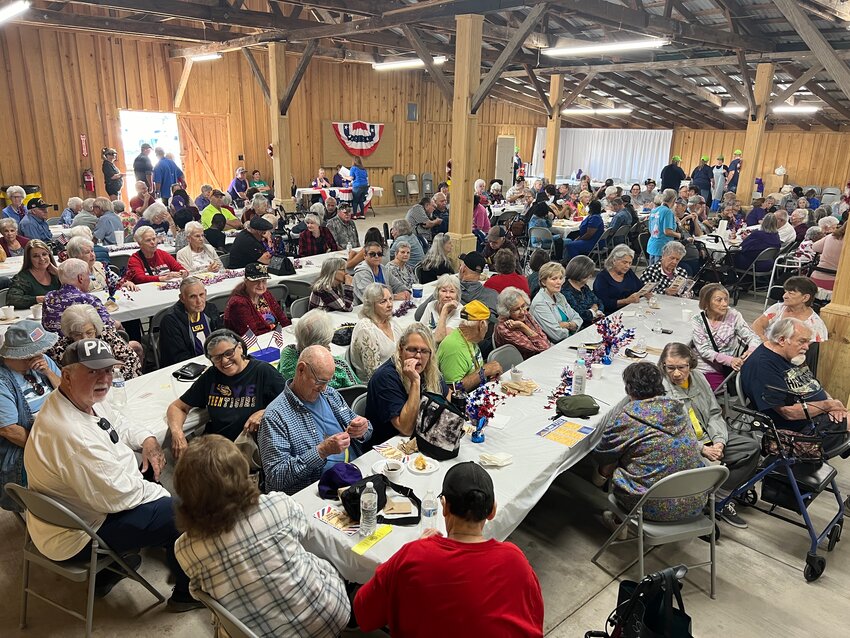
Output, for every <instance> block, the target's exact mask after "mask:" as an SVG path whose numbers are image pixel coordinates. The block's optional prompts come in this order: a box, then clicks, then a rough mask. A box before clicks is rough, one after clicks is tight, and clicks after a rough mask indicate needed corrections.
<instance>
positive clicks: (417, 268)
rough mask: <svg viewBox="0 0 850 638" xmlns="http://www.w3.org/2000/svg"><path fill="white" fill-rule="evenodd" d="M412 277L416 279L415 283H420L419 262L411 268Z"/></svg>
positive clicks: (420, 267)
mask: <svg viewBox="0 0 850 638" xmlns="http://www.w3.org/2000/svg"><path fill="white" fill-rule="evenodd" d="M413 276H414V277H416V281H418V282H419V283H420V284H421V283H422V263H421V262H420V263H418V264H416V266H414V267H413Z"/></svg>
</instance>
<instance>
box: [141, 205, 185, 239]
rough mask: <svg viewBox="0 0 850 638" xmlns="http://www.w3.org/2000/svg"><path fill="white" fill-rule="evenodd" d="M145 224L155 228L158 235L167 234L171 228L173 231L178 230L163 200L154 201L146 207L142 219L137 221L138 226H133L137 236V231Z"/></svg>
mask: <svg viewBox="0 0 850 638" xmlns="http://www.w3.org/2000/svg"><path fill="white" fill-rule="evenodd" d="M145 226H148V227H150V228H153V229H154V232H155V233H156V234H157V235H166V234H168V231H169V230H170V231H171V232H172V233H175V232H176V231H177V228H176V227H175V225H174V220H173V219H172V218H171V215H170V214H169V212H168V208H166V206H165V204H163V203H162V202H154V203H153V204H151V205H150V206H148V207H147V208H146V209H145V212H144V213H142V217H141V219H139V221H138V222H136V226H135V227H134V228H133V236H134V237H135V235H136V232H138V230H139V229H140V228H144V227H145Z"/></svg>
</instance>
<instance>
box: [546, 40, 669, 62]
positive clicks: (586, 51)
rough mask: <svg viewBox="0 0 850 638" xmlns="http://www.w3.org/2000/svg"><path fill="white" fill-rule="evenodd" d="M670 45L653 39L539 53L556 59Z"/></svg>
mask: <svg viewBox="0 0 850 638" xmlns="http://www.w3.org/2000/svg"><path fill="white" fill-rule="evenodd" d="M668 44H670V40H662V39H658V38H653V39H651V40H631V41H629V42H609V43H606V44H588V45H586V46H572V47H554V48H551V49H543V50H542V51H540V52H541V53H542V54H543V55H549V56H552V57H556V58H567V57H572V56H579V55H591V54H594V53H621V52H623V51H641V50H643V49H659V48H661V47H664V46H667V45H668Z"/></svg>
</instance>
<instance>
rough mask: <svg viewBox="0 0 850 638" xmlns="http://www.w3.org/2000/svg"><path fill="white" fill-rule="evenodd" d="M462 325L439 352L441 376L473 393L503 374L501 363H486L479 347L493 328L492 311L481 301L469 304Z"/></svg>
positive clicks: (445, 340)
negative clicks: (488, 331)
mask: <svg viewBox="0 0 850 638" xmlns="http://www.w3.org/2000/svg"><path fill="white" fill-rule="evenodd" d="M460 316H461V322H460V326H458V329H457V330H454V331H452V332H451V333H449V335H448V336H447V337H446V338H445V339H443V341H442V342H441V343H440V347H439V348H437V361H438V362H439V364H440V372H441V373H442V375H443V379H445V381H446V383H448V384H449V385H452V384H459V385H461V386H462V389H463V390H465V391H467V392H469V391H471V390H474V389H475V388H477V387H478V386H481V385H484V384H485V383H487V381H489V380H491V379H495V378H497V377H498V376H499V375H500V374H502V366H501V365H500V364H499V362H498V361H491V362H490V363H484V358H483V357H482V355H481V350H480V349H479V348H478V344H479V343H480V342H481V341H483V340H484V337H485V336H486V335H487V330H488V328H489V319H490V309H489V308H487V306H486V305H484V304H483V303H481V302H480V301H471V302H469V303H467V304H466V305H465V306H464V307H463V310H461V312H460Z"/></svg>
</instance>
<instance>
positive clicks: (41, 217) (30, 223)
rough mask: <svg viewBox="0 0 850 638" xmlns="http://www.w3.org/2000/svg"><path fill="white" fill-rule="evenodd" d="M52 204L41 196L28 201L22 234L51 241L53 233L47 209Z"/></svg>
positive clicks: (22, 223) (22, 224) (22, 221)
mask: <svg viewBox="0 0 850 638" xmlns="http://www.w3.org/2000/svg"><path fill="white" fill-rule="evenodd" d="M49 206H50V204H48V203H46V202H45V201H44V200H43V199H41V197H34V198H33V199H31V200H30V201H28V202H27V214H26V216H24V218H23V220H21V223H20V230H21V235H23V236H24V237H28V238H29V239H40V240H41V241H50V240H51V239H53V233H51V232H50V226H49V225H48V223H47V221H46V220H47V209H48V207H49Z"/></svg>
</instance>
